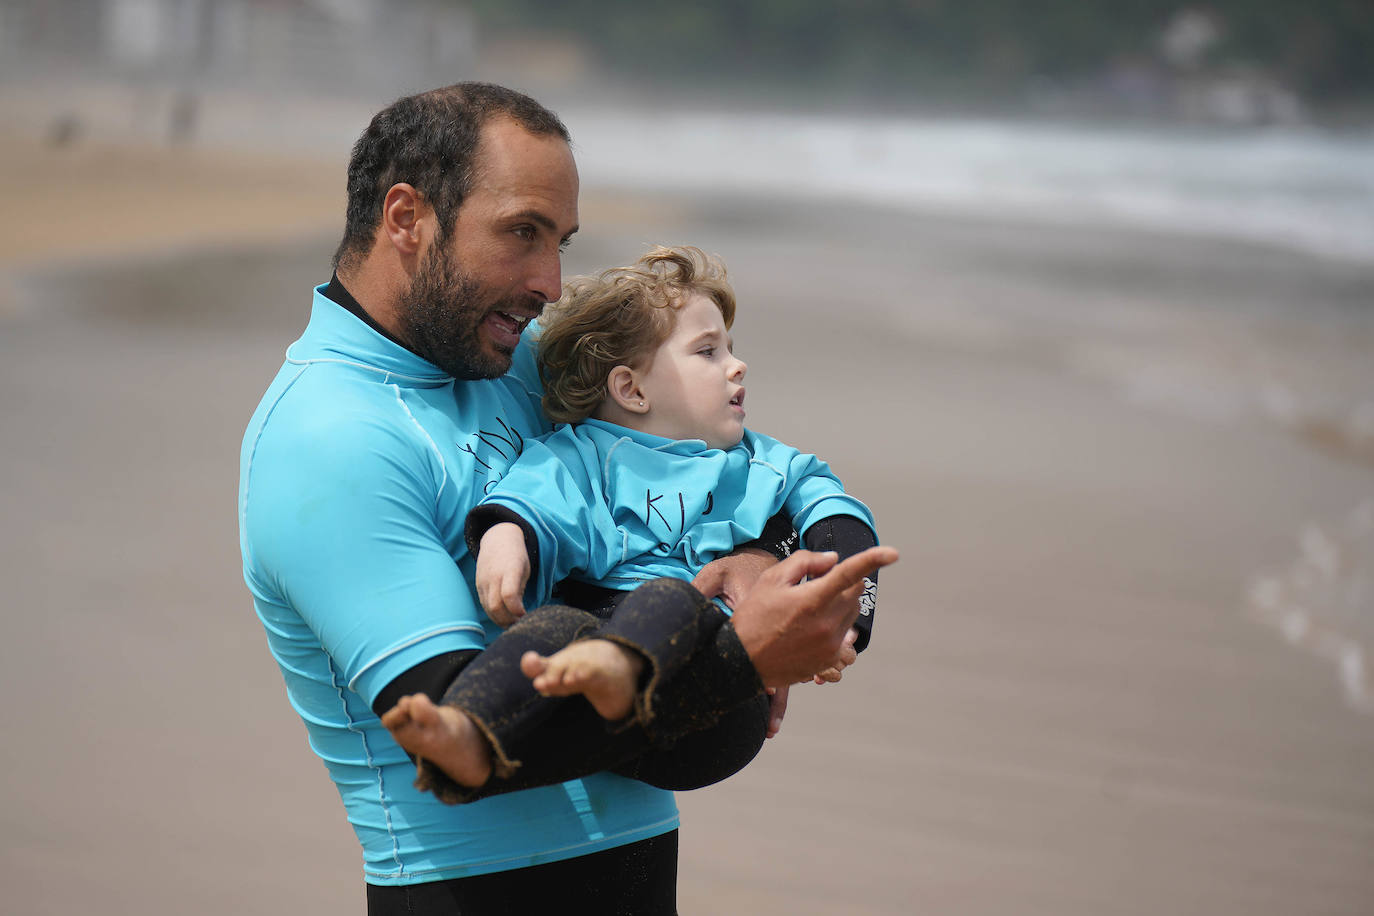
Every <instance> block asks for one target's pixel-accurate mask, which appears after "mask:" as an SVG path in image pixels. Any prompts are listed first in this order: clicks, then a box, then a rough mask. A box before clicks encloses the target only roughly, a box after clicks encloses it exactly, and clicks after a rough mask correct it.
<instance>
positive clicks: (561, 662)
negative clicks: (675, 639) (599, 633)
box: [520, 639, 644, 721]
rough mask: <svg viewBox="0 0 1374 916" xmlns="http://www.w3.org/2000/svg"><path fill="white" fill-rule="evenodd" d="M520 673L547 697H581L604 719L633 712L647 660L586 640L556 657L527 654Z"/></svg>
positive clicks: (603, 642)
mask: <svg viewBox="0 0 1374 916" xmlns="http://www.w3.org/2000/svg"><path fill="white" fill-rule="evenodd" d="M520 670H521V671H523V672H524V673H525V676H526V677H528V678H529V679H530V680H531V681H533V683H534V689H535V690H538V691H539V692H540V693H541V694H543V695H544V696H546V697H566V696H573V695H575V694H581V695H582V696H584V697H586V698H587V702H588V703H591V704H592V708H593V709H595V710H596V711H597V714H598V715H600V716H601V718H603V719H610V720H612V721H616V720H619V719H623V718H625V717H626V716H628V715H629V714H630V713H631V712H633V711H634V701H635V692H636V687H637V686H638V684H639V676H640V673H641V672H642V671H643V670H644V657H643V656H641V655H639V654H638V653H636V652H634V651H631V650H630V649H627V648H625V647H624V646H621V645H619V644H617V643H613V642H611V641H610V640H607V639H583V640H579V641H577V642H575V643H573V644H572V645H570V646H568V647H566V648H564V649H560V650H558V651H557V652H555V653H554V654H553V655H549V656H544V655H540V654H539V653H538V652H526V653H525V654H524V655H523V656H521V658H520Z"/></svg>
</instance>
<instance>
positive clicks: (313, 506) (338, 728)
mask: <svg viewBox="0 0 1374 916" xmlns="http://www.w3.org/2000/svg"><path fill="white" fill-rule="evenodd" d="M577 194H578V178H577V169H576V165H575V163H574V161H573V157H572V153H571V150H570V148H569V145H568V133H567V130H566V129H565V128H564V127H563V125H562V123H561V122H559V120H558V119H557V117H556V116H554V115H553V114H552V113H551V112H549V111H547V110H546V109H544V108H543V107H542V106H540V105H538V103H536V102H534V101H533V100H532V99H530V98H528V97H526V96H523V95H521V94H519V93H516V92H513V91H511V90H508V89H503V88H501V87H497V86H490V85H485V84H472V83H469V84H460V85H458V86H452V87H448V88H446V89H440V90H435V91H433V92H429V93H424V94H421V95H419V96H413V97H410V98H406V99H401V100H399V101H397V102H396V103H394V104H393V105H391V106H390V107H388V108H387V109H385V110H383V111H382V112H380V113H379V114H378V115H377V116H376V117H375V118H374V119H373V121H372V123H371V124H370V125H369V127H368V129H367V130H366V132H364V134H363V136H362V137H361V138H360V139H359V141H358V143H357V144H356V145H355V147H354V150H353V157H352V160H351V162H350V165H349V176H348V208H347V219H346V226H345V232H344V238H343V241H342V242H341V244H340V246H339V250H338V252H337V254H336V256H335V275H334V277H333V279H332V280H331V281H330V283H329V284H327V285H325V286H322V287H319V288H317V289H316V291H315V298H314V304H313V308H312V313H311V318H310V323H309V325H308V327H307V328H306V330H305V333H304V334H303V335H302V337H301V339H300V340H298V341H297V342H296V343H294V344H292V346H291V347H290V348H289V349H288V350H287V358H286V363H285V365H283V367H282V369H281V371H280V373H279V374H278V375H277V377H276V379H275V380H274V381H273V383H272V385H271V386H270V387H269V389H268V391H267V393H266V395H264V397H263V400H262V403H261V405H260V406H259V408H258V410H257V412H256V413H255V414H254V416H253V419H252V420H251V422H250V424H249V427H248V431H247V433H246V434H245V437H244V443H243V452H242V464H241V476H240V493H239V518H240V545H241V549H242V552H243V560H244V576H245V580H246V581H247V583H248V586H249V588H250V590H251V591H252V593H253V596H254V604H255V608H256V610H257V613H258V615H259V617H260V619H261V620H262V622H263V625H264V627H265V629H266V631H267V636H268V643H269V646H270V647H271V649H272V652H273V654H274V656H275V657H276V659H277V661H278V664H279V666H280V668H281V671H282V674H283V676H284V678H285V680H286V684H287V690H288V694H289V696H290V698H291V702H292V704H293V706H295V708H296V709H297V711H298V712H299V713H300V714H301V716H302V718H303V720H304V721H305V723H306V727H307V731H308V732H309V736H310V741H311V746H312V747H313V749H314V750H315V752H316V753H317V754H318V755H319V756H320V757H321V759H322V760H323V761H324V762H325V764H326V766H327V767H328V769H329V771H330V775H331V777H332V778H333V779H334V782H335V784H336V786H337V787H338V790H339V793H340V795H341V797H342V799H343V802H344V805H345V808H346V809H347V812H348V817H349V821H350V822H351V823H352V825H353V827H354V830H355V832H356V833H357V835H358V839H359V841H360V843H361V844H362V847H363V856H364V872H365V876H366V881H367V885H368V901H369V912H371V913H391V912H424V913H442V912H476V913H488V912H528V911H531V910H533V909H534V908H535V907H536V906H547V905H549V904H550V903H559V904H561V905H563V906H568V905H572V907H573V909H574V910H577V909H578V904H579V903H581V904H583V905H584V906H585V907H590V908H592V909H595V910H600V911H606V912H612V911H620V912H635V913H660V912H662V913H671V912H673V911H674V907H675V904H674V899H675V897H674V894H675V880H676V850H677V846H676V828H677V811H676V807H675V805H674V803H673V799H672V795H671V793H670V792H667V791H665V790H662V789H656V788H652V787H650V786H648V785H646V784H645V783H642V782H639V781H638V780H635V779H630V778H626V777H624V776H621V775H616V774H614V773H611V772H590V771H589V770H587V768H586V767H585V766H579V763H585V762H586V760H593V761H598V760H599V758H596V757H595V756H594V755H591V756H587V757H585V758H579V754H581V753H582V752H581V751H580V750H579V749H578V748H569V750H568V753H567V754H566V755H565V757H567V758H568V759H567V763H568V767H569V772H570V773H576V774H578V775H582V774H584V773H585V774H586V775H585V776H584V778H579V779H573V780H570V781H566V782H555V783H553V784H547V785H537V786H536V787H535V788H526V789H521V790H519V791H506V790H507V789H508V788H515V787H516V786H517V785H531V784H534V783H532V782H530V781H528V780H527V781H526V782H525V783H520V784H515V783H512V784H511V785H508V786H496V785H493V786H492V787H491V791H492V792H502V793H504V794H492V795H490V796H489V797H485V798H483V799H482V800H480V801H476V802H473V803H471V804H467V805H462V806H459V807H447V806H445V805H443V804H441V803H439V802H438V801H437V800H436V799H435V798H434V797H433V796H432V795H428V794H424V793H422V792H419V791H417V790H416V789H415V787H414V786H413V785H412V783H411V774H412V773H413V769H412V763H411V761H410V759H409V758H408V757H407V756H406V754H405V753H404V752H403V751H402V750H401V749H400V748H399V747H398V746H397V745H396V744H395V742H394V741H392V739H391V737H390V736H389V735H388V734H387V732H386V730H385V729H384V728H383V727H382V726H381V724H380V722H379V716H380V715H381V714H382V713H384V712H386V711H387V710H388V709H390V708H391V707H392V706H393V705H394V704H395V702H396V700H397V699H398V698H400V697H401V696H403V695H406V694H411V693H424V694H426V695H428V696H430V697H431V698H433V699H435V700H438V699H439V698H440V697H442V695H443V693H444V691H445V689H446V688H447V686H448V684H449V683H450V682H451V681H452V680H453V677H454V676H455V674H456V672H457V671H459V670H460V669H461V668H462V667H463V666H464V665H465V664H467V662H469V661H470V660H471V659H472V658H473V657H474V656H475V655H476V654H477V653H478V652H480V651H481V650H482V649H483V648H484V646H485V645H486V644H487V643H488V642H489V641H491V640H493V639H494V638H496V637H497V636H498V635H499V629H498V628H497V627H496V626H495V625H494V624H493V623H491V622H490V621H489V620H488V619H487V618H486V617H485V616H484V615H483V614H482V613H481V612H480V610H479V608H478V605H477V603H476V599H475V596H474V594H473V591H472V586H471V582H472V574H473V560H472V558H471V556H470V555H469V553H468V550H467V547H466V546H465V544H464V542H463V537H462V531H463V523H464V520H465V518H466V515H467V512H468V510H469V509H471V508H472V507H473V506H474V505H475V504H476V503H477V501H478V500H479V499H480V498H481V496H482V494H483V492H484V490H485V489H486V488H487V487H488V486H489V485H491V484H493V483H494V482H495V481H497V480H499V479H500V477H501V475H502V473H503V472H504V470H505V468H506V467H507V466H508V465H509V464H510V462H511V461H512V460H513V459H514V458H515V456H516V455H517V454H519V452H520V450H521V448H522V446H523V442H524V441H525V439H526V438H528V437H531V436H536V435H539V434H541V433H543V432H545V431H547V430H548V428H549V426H548V422H547V421H546V420H545V419H544V418H543V416H542V415H541V414H540V412H539V382H538V378H537V372H536V371H535V369H534V362H533V355H532V353H531V351H530V346H529V343H528V341H527V340H525V339H524V338H523V337H522V333H523V331H524V329H525V327H526V326H527V325H528V324H529V322H530V321H531V320H532V319H534V318H535V317H537V316H538V314H539V312H540V310H541V309H542V307H543V305H544V304H545V303H546V302H549V301H553V300H555V299H557V298H558V296H559V292H560V286H561V272H560V271H561V264H560V253H561V250H562V248H563V246H564V245H566V244H567V242H568V240H569V239H570V238H571V237H572V235H573V233H575V232H576V231H577V228H578V214H577ZM894 559H895V553H894V552H892V551H890V550H887V549H885V548H874V550H873V551H868V552H865V553H863V554H859V555H856V556H855V557H852V558H850V559H848V560H846V561H845V562H844V563H841V564H836V563H835V557H834V556H833V555H820V554H810V553H805V552H802V553H798V554H796V555H794V556H792V557H789V558H788V559H787V560H786V561H784V562H783V563H781V564H778V565H776V566H773V567H772V568H770V569H768V570H767V571H766V572H764V573H763V574H762V575H761V576H760V577H759V578H758V581H757V583H756V584H754V585H753V587H752V588H750V589H748V591H747V593H746V591H745V587H744V586H743V585H742V584H741V582H742V581H744V580H738V581H735V580H731V581H726V580H724V579H723V578H721V577H724V576H726V575H727V574H733V573H732V572H731V571H730V570H728V569H727V570H722V569H721V568H720V567H717V568H716V570H715V571H714V572H713V575H714V576H715V577H716V581H712V582H709V583H699V584H700V585H701V586H702V587H703V588H705V589H707V590H709V591H711V592H713V593H715V592H719V593H723V594H725V595H726V597H727V599H728V600H731V603H732V604H733V605H734V606H735V607H736V614H735V617H734V618H733V622H732V624H731V625H727V626H723V627H721V628H720V632H719V635H718V637H717V642H716V646H715V648H716V649H717V650H718V655H719V657H720V659H721V663H720V664H721V666H722V668H721V673H720V675H719V677H718V678H717V682H716V683H713V684H712V692H713V693H715V694H717V696H715V697H714V699H713V700H711V702H712V703H713V704H714V705H715V706H716V707H718V708H724V706H725V705H728V704H729V703H732V702H736V701H740V700H743V699H746V698H748V697H750V696H753V695H756V694H757V693H758V692H759V691H760V690H761V689H762V687H763V686H764V685H767V686H785V685H786V684H789V683H793V682H795V681H798V680H801V679H804V678H806V677H807V676H809V675H810V673H811V672H814V671H818V670H821V669H822V668H824V667H826V666H827V665H828V664H830V663H831V662H832V661H833V660H834V659H835V657H836V656H837V654H838V652H839V650H840V646H841V641H842V639H843V636H844V634H845V632H846V631H847V630H848V628H849V625H850V623H851V622H852V621H853V619H854V617H855V615H856V613H857V595H858V589H859V588H860V587H861V581H862V578H863V576H864V575H865V574H867V573H869V572H871V571H872V570H874V569H876V568H877V567H878V566H881V565H885V564H886V563H889V562H892V561H893V560H894ZM741 562H743V563H747V562H748V561H747V560H742V561H741ZM832 566H834V569H833V570H832V569H831V567H832ZM827 571H829V572H827ZM808 576H816V577H818V578H815V579H812V580H811V581H803V580H805V579H806V578H807V577H808ZM747 578H748V576H746V577H745V579H746V580H747ZM667 600H676V601H700V600H702V599H701V596H700V594H698V593H696V592H694V591H692V589H691V588H689V587H687V586H685V585H682V586H681V593H680V594H678V595H677V596H676V597H674V596H669V598H668V599H667ZM851 651H852V650H851ZM706 702H707V700H706V699H703V703H706ZM709 718H710V717H709V716H707V717H706V719H709ZM703 721H705V720H703ZM593 750H595V749H594V748H593ZM553 778H558V777H557V776H555V777H553Z"/></svg>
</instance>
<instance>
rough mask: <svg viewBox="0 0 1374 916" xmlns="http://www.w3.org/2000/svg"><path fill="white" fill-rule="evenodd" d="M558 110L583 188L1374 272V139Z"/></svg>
mask: <svg viewBox="0 0 1374 916" xmlns="http://www.w3.org/2000/svg"><path fill="white" fill-rule="evenodd" d="M563 114H564V116H565V120H566V121H567V123H568V124H569V125H571V126H572V129H573V131H574V135H575V140H576V143H577V146H578V150H579V157H578V159H579V166H580V168H581V170H582V174H583V180H584V181H585V182H586V183H587V184H588V185H589V186H592V187H620V188H633V189H641V190H642V189H658V190H675V191H689V192H697V191H700V192H711V193H722V192H723V193H731V192H743V193H750V194H760V193H762V194H786V195H792V196H797V195H800V196H804V197H815V198H822V199H824V198H831V199H835V198H838V199H842V200H850V201H856V202H862V203H872V204H880V205H884V206H889V207H894V208H908V209H919V210H922V211H930V210H940V211H945V212H950V213H957V214H963V215H979V216H991V217H1000V218H1015V219H1021V220H1029V221H1044V222H1048V223H1056V224H1083V223H1096V224H1104V223H1105V224H1110V225H1115V226H1121V227H1127V228H1142V229H1149V230H1152V231H1158V232H1169V233H1184V234H1195V235H1203V236H1209V237H1214V238H1227V239H1238V240H1244V241H1257V242H1265V243H1270V244H1273V245H1278V246H1283V247H1288V248H1292V249H1294V250H1298V251H1303V252H1307V253H1311V254H1315V255H1319V256H1321V257H1327V258H1339V259H1350V260H1355V261H1362V262H1374V130H1363V131H1350V132H1339V133H1338V132H1331V131H1323V130H1318V129H1314V128H1283V129H1279V128H1274V129H1263V130H1261V129H1254V130H1244V131H1237V130H1218V129H1201V128H1198V129H1183V128H1178V127H1169V128H1163V127H1140V126H1116V125H1104V124H1046V123H1031V122H1022V121H1013V120H1001V121H998V120H987V119H954V118H943V119H912V118H905V119H904V118H890V117H884V118H879V117H875V116H865V115H854V116H844V115H827V116H824V117H821V116H807V115H786V114H739V113H721V112H697V113H691V112H673V113H665V112H661V111H652V110H644V111H638V112H636V111H624V110H615V111H610V110H595V109H590V110H566V111H564V112H563ZM1370 305H1371V307H1374V303H1370Z"/></svg>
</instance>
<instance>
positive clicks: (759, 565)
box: [692, 547, 778, 610]
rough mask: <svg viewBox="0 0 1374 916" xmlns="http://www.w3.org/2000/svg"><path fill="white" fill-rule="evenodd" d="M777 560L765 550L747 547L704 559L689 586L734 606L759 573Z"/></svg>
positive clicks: (732, 607) (732, 608)
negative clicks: (716, 557)
mask: <svg viewBox="0 0 1374 916" xmlns="http://www.w3.org/2000/svg"><path fill="white" fill-rule="evenodd" d="M777 564H778V559H777V557H775V556H773V555H772V554H771V553H769V552H768V551H766V550H760V549H758V548H757V547H746V548H743V549H741V550H736V551H735V552H734V553H732V554H729V555H727V556H723V557H720V558H719V559H716V560H712V561H711V562H710V563H707V564H706V565H705V566H703V567H702V568H701V572H699V573H697V576H696V578H695V579H693V580H692V587H693V588H695V589H696V590H697V591H699V592H701V593H702V594H703V595H705V596H706V597H707V598H720V599H721V600H722V601H724V602H725V603H726V604H727V605H728V606H729V607H730V609H731V610H734V609H735V608H737V607H739V606H740V602H742V601H743V600H744V596H745V595H747V594H749V589H751V588H753V587H754V583H755V582H757V581H758V579H759V576H761V575H763V573H764V571H765V570H767V569H770V568H772V567H774V566H776V565H777Z"/></svg>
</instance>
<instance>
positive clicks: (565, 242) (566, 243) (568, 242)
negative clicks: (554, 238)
mask: <svg viewBox="0 0 1374 916" xmlns="http://www.w3.org/2000/svg"><path fill="white" fill-rule="evenodd" d="M571 244H572V239H564V240H563V241H561V242H559V243H558V250H559V251H567V250H568V246H569V245H571Z"/></svg>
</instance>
